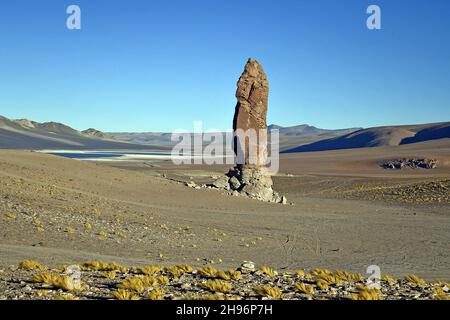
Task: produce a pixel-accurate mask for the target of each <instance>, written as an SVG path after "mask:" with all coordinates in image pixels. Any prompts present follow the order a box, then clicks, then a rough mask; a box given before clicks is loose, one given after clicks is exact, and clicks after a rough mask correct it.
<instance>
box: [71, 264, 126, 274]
mask: <svg viewBox="0 0 450 320" xmlns="http://www.w3.org/2000/svg"><path fill="white" fill-rule="evenodd" d="M80 267H81V270H84V271H119V272H122V273H127V272H128V271H129V268H127V267H125V266H122V265H120V264H117V263H115V262H113V263H104V262H100V261H91V262H85V263H83V264H81V266H80Z"/></svg>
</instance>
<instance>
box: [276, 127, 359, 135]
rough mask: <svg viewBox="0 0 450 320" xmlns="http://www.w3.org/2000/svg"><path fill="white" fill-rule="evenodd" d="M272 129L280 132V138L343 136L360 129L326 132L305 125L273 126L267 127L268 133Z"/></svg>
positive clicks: (326, 130)
mask: <svg viewBox="0 0 450 320" xmlns="http://www.w3.org/2000/svg"><path fill="white" fill-rule="evenodd" d="M273 129H278V130H279V132H280V136H286V137H306V136H318V135H321V134H337V135H343V134H347V133H350V132H354V131H357V130H360V129H361V128H349V129H338V130H328V129H319V128H316V127H314V126H310V125H307V124H302V125H298V126H293V127H281V126H278V125H275V124H272V125H270V126H269V131H270V130H273Z"/></svg>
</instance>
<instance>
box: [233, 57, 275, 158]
mask: <svg viewBox="0 0 450 320" xmlns="http://www.w3.org/2000/svg"><path fill="white" fill-rule="evenodd" d="M268 97H269V82H268V81H267V77H266V74H265V73H264V70H263V68H262V66H261V64H260V63H259V62H258V61H256V60H254V59H249V60H248V62H247V64H246V65H245V69H244V72H243V73H242V75H241V77H240V78H239V81H238V83H237V90H236V98H237V100H238V102H237V105H236V110H235V113H234V119H233V131H234V133H235V135H239V132H243V133H245V134H248V136H247V137H246V138H244V137H243V136H241V139H240V140H239V139H237V138H235V146H234V151H235V153H236V155H237V163H238V165H245V166H256V167H260V166H263V165H264V164H265V160H266V157H267V122H266V118H267V104H268ZM239 129H240V130H239ZM253 133H255V134H256V137H257V138H256V140H254V139H253V140H252V139H251V138H249V137H250V136H251V135H252V134H253ZM239 141H240V142H241V143H239ZM252 152H254V153H253V154H254V155H255V157H256V158H253V159H252V158H251V155H252ZM239 154H242V155H243V156H244V157H243V158H239Z"/></svg>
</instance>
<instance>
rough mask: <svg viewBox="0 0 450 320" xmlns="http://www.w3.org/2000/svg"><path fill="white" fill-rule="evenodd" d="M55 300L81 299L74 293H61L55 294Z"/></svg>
mask: <svg viewBox="0 0 450 320" xmlns="http://www.w3.org/2000/svg"><path fill="white" fill-rule="evenodd" d="M54 300H80V298H78V297H75V296H73V295H59V296H55V298H54Z"/></svg>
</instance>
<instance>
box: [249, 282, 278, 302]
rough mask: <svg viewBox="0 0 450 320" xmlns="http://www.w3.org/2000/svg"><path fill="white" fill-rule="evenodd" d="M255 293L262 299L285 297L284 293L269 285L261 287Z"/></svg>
mask: <svg viewBox="0 0 450 320" xmlns="http://www.w3.org/2000/svg"><path fill="white" fill-rule="evenodd" d="M254 291H255V293H256V294H258V295H259V296H261V297H269V298H275V299H279V298H281V296H282V295H283V292H282V291H281V290H280V289H279V288H276V287H271V286H268V285H264V286H260V287H257V288H255V289H254Z"/></svg>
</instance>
